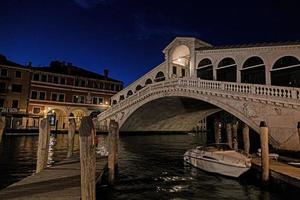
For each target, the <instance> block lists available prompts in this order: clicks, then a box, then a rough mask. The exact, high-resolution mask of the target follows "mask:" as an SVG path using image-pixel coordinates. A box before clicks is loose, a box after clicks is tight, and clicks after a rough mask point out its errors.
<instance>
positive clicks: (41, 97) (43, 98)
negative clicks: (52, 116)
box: [39, 92, 46, 100]
mask: <svg viewBox="0 0 300 200" xmlns="http://www.w3.org/2000/svg"><path fill="white" fill-rule="evenodd" d="M39 93H40V95H39V96H40V98H39V99H40V100H45V99H46V94H45V92H39Z"/></svg>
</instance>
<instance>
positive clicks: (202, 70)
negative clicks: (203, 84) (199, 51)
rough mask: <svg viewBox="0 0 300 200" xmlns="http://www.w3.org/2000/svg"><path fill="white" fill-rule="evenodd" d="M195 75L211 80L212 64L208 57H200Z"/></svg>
mask: <svg viewBox="0 0 300 200" xmlns="http://www.w3.org/2000/svg"><path fill="white" fill-rule="evenodd" d="M197 77H198V78H200V79H204V80H213V65H212V62H211V60H210V59H208V58H204V59H202V60H201V61H200V62H199V64H198V66H197Z"/></svg>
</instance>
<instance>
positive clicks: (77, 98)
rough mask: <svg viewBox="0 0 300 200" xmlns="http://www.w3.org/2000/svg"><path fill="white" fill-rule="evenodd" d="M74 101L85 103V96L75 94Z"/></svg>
mask: <svg viewBox="0 0 300 200" xmlns="http://www.w3.org/2000/svg"><path fill="white" fill-rule="evenodd" d="M73 102H74V103H84V96H82V95H81V96H78V95H76V96H73Z"/></svg>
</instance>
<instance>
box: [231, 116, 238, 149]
mask: <svg viewBox="0 0 300 200" xmlns="http://www.w3.org/2000/svg"><path fill="white" fill-rule="evenodd" d="M238 123H239V122H238V121H236V122H235V123H233V125H232V136H233V138H232V143H233V148H234V149H235V150H238V148H239V144H238V133H237V132H238Z"/></svg>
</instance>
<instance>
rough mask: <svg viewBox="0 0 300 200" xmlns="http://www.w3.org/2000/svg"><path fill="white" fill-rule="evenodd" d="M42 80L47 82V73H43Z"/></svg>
mask: <svg viewBox="0 0 300 200" xmlns="http://www.w3.org/2000/svg"><path fill="white" fill-rule="evenodd" d="M41 81H43V82H47V75H46V74H42V75H41Z"/></svg>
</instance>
